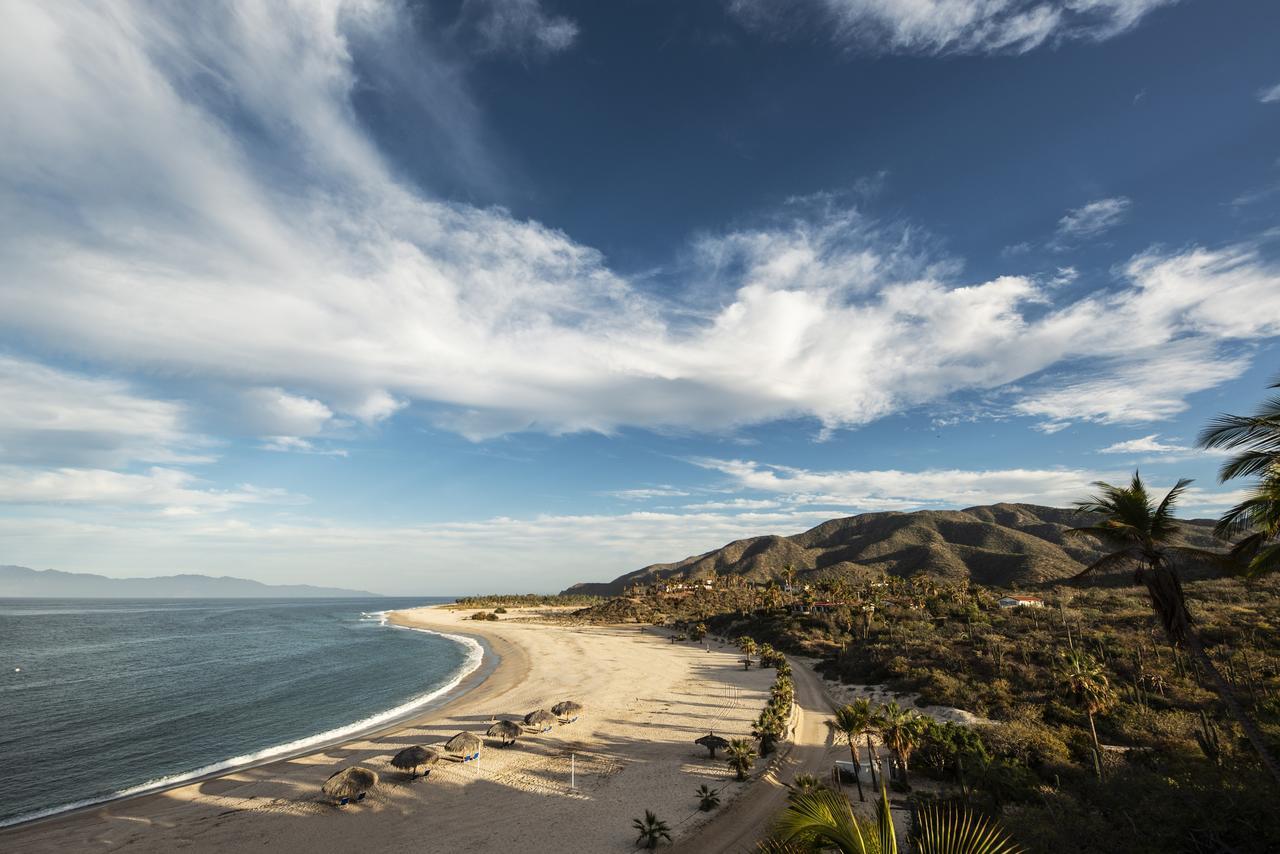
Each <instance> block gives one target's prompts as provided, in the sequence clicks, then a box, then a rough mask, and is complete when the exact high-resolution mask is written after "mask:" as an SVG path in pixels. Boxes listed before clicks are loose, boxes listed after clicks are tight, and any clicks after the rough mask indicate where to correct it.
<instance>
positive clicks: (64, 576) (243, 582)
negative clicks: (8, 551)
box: [0, 566, 378, 599]
mask: <svg viewBox="0 0 1280 854" xmlns="http://www.w3.org/2000/svg"><path fill="white" fill-rule="evenodd" d="M377 595H378V594H376V593H370V592H368V591H367V590H345V589H343V588H340V587H313V586H311V585H310V584H262V583H261V582H258V581H250V580H249V579H247V578H231V577H230V576H226V575H224V576H219V577H216V578H215V577H213V576H209V575H162V576H159V577H156V578H107V577H106V576H104V575H92V574H89V573H83V572H59V571H58V570H56V569H41V570H37V569H29V568H27V567H25V566H0V597H12V596H32V597H39V598H48V599H56V598H79V597H84V598H94V599H184V598H198V599H251V598H260V599H268V598H277V597H278V598H290V597H298V598H324V597H369V596H377Z"/></svg>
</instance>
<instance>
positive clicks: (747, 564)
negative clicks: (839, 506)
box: [564, 503, 1221, 596]
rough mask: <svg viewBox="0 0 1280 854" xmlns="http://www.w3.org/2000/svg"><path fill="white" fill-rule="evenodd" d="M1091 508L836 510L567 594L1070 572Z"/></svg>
mask: <svg viewBox="0 0 1280 854" xmlns="http://www.w3.org/2000/svg"><path fill="white" fill-rule="evenodd" d="M1089 520H1090V515H1089V514H1084V513H1080V512H1079V511H1076V510H1069V509H1062V508H1057V507H1044V506H1040V505H1035V504H1014V503H1000V504H991V505H982V506H975V507H969V508H966V509H964V510H916V511H913V512H909V513H904V512H898V511H887V512H877V513H862V514H859V515H857V516H845V517H840V518H837V519H829V520H827V521H826V522H823V523H821V524H819V525H817V526H815V527H813V528H810V529H809V530H807V531H802V532H801V533H799V534H793V535H791V536H787V537H783V536H778V535H776V534H767V535H764V536H759V537H748V538H746V539H742V540H734V541H733V542H731V543H727V544H726V545H724V546H721V547H720V548H718V549H712V550H711V551H708V552H703V553H701V554H697V555H690V556H689V557H686V558H684V559H683V560H678V561H674V562H672V563H655V564H650V565H649V566H645V567H642V568H640V569H638V570H635V571H633V572H629V573H626V574H624V575H621V576H619V577H618V578H615V579H614V580H613V581H607V582H584V583H579V584H575V585H573V586H572V587H570V588H568V589H567V590H565V591H564V592H565V593H573V594H594V595H603V596H614V595H618V594H620V593H622V592H623V591H624V590H625V588H626V587H627V586H629V585H631V584H651V583H654V582H656V581H661V580H664V579H667V578H671V577H675V576H679V577H681V578H685V579H690V580H698V579H704V578H707V577H709V576H711V575H712V574H713V573H714V574H716V575H741V576H744V577H746V578H747V579H748V580H750V581H768V580H771V579H777V578H780V577H781V576H782V573H783V570H784V568H785V567H786V566H787V565H788V564H791V565H792V566H794V568H795V570H796V572H797V573H798V575H799V576H800V577H801V579H802V580H804V579H806V578H814V579H817V578H822V577H826V576H829V575H832V574H840V573H846V572H855V573H858V572H882V571H883V572H888V573H890V574H892V575H902V576H907V575H912V574H914V573H917V572H928V573H931V574H934V575H938V576H942V577H946V578H951V579H959V578H968V579H970V580H973V581H975V582H978V583H980V584H987V585H996V586H1002V587H1008V586H1011V585H1013V584H1018V585H1034V584H1037V583H1042V582H1051V581H1056V580H1061V579H1063V578H1068V577H1070V576H1072V575H1075V574H1076V573H1078V572H1079V571H1080V570H1082V569H1084V567H1085V566H1086V565H1088V563H1089V562H1091V561H1093V560H1095V559H1096V558H1097V557H1099V556H1100V555H1101V554H1102V553H1103V552H1102V549H1101V547H1100V545H1099V544H1097V543H1096V542H1094V541H1092V540H1089V539H1087V538H1078V539H1077V538H1073V539H1071V540H1070V541H1068V540H1067V538H1066V537H1065V535H1064V532H1065V531H1066V530H1067V529H1068V528H1071V527H1076V526H1079V525H1083V524H1087V523H1088V522H1089ZM1179 522H1180V528H1181V532H1180V537H1181V539H1182V541H1183V542H1185V543H1186V544H1188V545H1193V546H1197V547H1199V548H1221V543H1218V542H1217V541H1216V540H1214V539H1213V536H1212V529H1213V522H1212V521H1211V520H1205V519H1192V520H1179Z"/></svg>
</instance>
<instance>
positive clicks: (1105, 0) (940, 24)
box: [728, 0, 1177, 54]
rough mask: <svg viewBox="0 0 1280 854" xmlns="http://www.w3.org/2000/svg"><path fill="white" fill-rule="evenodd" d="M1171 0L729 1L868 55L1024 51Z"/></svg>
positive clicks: (1090, 34) (1126, 25)
mask: <svg viewBox="0 0 1280 854" xmlns="http://www.w3.org/2000/svg"><path fill="white" fill-rule="evenodd" d="M1175 2H1177V0H1083V2H1082V1H1081V0H915V1H914V2H898V0H783V2H772V0H729V2H728V8H729V10H730V12H731V13H732V14H734V15H736V16H737V17H738V18H739V19H740V20H742V21H743V22H745V23H746V24H747V25H749V26H753V27H756V28H760V29H764V28H766V27H768V28H769V29H770V30H771V31H774V32H776V31H778V29H779V28H781V29H782V30H783V31H786V30H787V29H794V28H796V27H797V26H800V25H798V24H797V23H796V18H797V16H798V15H799V16H804V15H805V14H806V13H807V15H808V22H809V23H810V25H811V26H813V27H814V28H815V29H816V28H817V27H819V26H821V27H822V28H823V29H824V31H825V33H826V34H827V36H828V37H829V38H830V39H831V40H832V41H834V42H835V43H836V44H838V45H840V46H842V47H844V48H846V49H849V50H857V51H860V52H867V53H872V54H884V53H922V54H972V53H1015V54H1016V53H1026V52H1027V51H1030V50H1034V49H1035V48H1038V47H1041V46H1042V45H1046V44H1053V43H1056V42H1063V41H1104V40H1106V39H1109V38H1112V37H1114V36H1117V35H1119V34H1120V33H1123V32H1126V31H1127V30H1130V29H1132V28H1133V27H1135V26H1137V24H1138V23H1139V22H1140V21H1141V20H1142V19H1143V18H1144V17H1146V15H1148V14H1149V13H1151V12H1153V11H1155V10H1156V9H1158V8H1160V7H1162V6H1168V5H1172V4H1173V3H1175Z"/></svg>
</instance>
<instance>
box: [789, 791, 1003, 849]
mask: <svg viewBox="0 0 1280 854" xmlns="http://www.w3.org/2000/svg"><path fill="white" fill-rule="evenodd" d="M919 826H920V836H919V838H918V839H917V840H916V841H915V846H914V847H913V849H912V850H913V851H915V852H916V854H1021V851H1022V849H1021V848H1020V847H1018V845H1017V844H1016V843H1014V842H1013V841H1012V840H1010V839H1009V836H1008V834H1007V833H1006V832H1005V831H1004V829H1003V828H1001V827H1000V825H998V824H997V823H995V822H993V821H991V820H990V819H988V818H986V817H984V816H981V815H977V814H975V813H973V812H971V811H970V810H969V809H968V808H965V807H961V808H950V809H948V808H944V807H940V806H938V805H937V804H929V805H927V806H924V807H922V808H921V809H920V812H919ZM774 834H775V835H776V837H777V838H778V839H779V842H777V843H774V844H773V848H772V850H774V851H792V850H797V849H796V848H794V847H789V845H790V844H793V843H801V845H802V846H804V847H805V848H809V849H821V850H824V851H825V850H828V849H834V850H836V851H838V852H840V854H897V852H898V840H897V833H896V832H895V831H894V828H893V818H892V816H891V815H890V813H889V798H888V796H887V794H886V793H885V792H884V789H883V788H881V795H880V806H879V809H878V810H877V821H876V823H875V825H874V826H873V825H872V824H871V823H870V822H864V821H862V820H860V819H859V818H858V817H857V816H855V815H854V814H853V808H852V807H851V806H850V805H849V801H848V800H846V799H845V798H844V797H843V796H841V795H839V794H837V793H835V792H832V791H831V790H829V789H827V790H822V791H814V792H803V793H797V794H793V795H792V796H791V797H790V802H789V803H788V805H787V807H786V809H784V810H783V811H782V814H781V815H779V816H778V821H777V823H776V825H775V826H774ZM765 850H770V849H769V848H766V849H765ZM799 850H804V848H801V849H799Z"/></svg>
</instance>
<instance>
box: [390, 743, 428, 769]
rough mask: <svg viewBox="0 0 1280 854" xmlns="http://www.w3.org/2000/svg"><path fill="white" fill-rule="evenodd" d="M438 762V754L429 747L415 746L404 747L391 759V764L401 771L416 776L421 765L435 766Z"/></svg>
mask: <svg viewBox="0 0 1280 854" xmlns="http://www.w3.org/2000/svg"><path fill="white" fill-rule="evenodd" d="M439 761H440V753H439V752H438V751H435V750H432V749H431V748H429V747H423V746H422V745H420V744H415V745H414V746H413V747H406V748H405V749H404V750H402V751H400V752H399V753H397V754H396V755H395V756H393V757H392V758H391V764H392V765H393V766H394V767H396V768H399V769H400V770H401V771H412V772H413V773H414V775H415V776H416V775H417V773H418V769H419V768H421V767H422V766H423V765H435V764H436V763H437V762H439Z"/></svg>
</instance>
